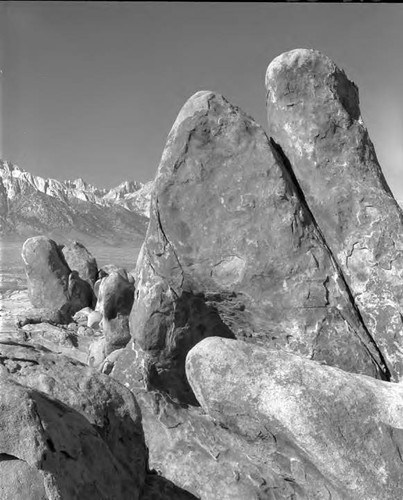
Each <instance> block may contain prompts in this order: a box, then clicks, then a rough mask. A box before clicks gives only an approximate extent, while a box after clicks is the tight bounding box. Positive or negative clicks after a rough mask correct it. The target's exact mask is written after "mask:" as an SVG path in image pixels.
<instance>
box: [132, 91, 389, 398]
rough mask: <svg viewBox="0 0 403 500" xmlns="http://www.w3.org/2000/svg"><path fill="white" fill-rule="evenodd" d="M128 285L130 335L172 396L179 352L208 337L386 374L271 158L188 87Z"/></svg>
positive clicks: (251, 129) (259, 142)
mask: <svg viewBox="0 0 403 500" xmlns="http://www.w3.org/2000/svg"><path fill="white" fill-rule="evenodd" d="M136 288H137V292H136V300H135V303H134V306H133V310H132V314H131V320H130V321H131V332H132V336H133V337H134V339H135V341H136V342H138V344H139V345H140V346H141V348H142V349H144V350H145V351H146V352H147V353H148V368H147V369H148V373H149V381H150V382H151V384H152V385H155V386H158V387H161V388H163V389H164V390H167V391H168V392H169V393H170V394H171V396H173V397H177V398H179V399H182V400H192V396H191V392H190V391H189V387H188V385H187V382H186V378H185V374H184V359H185V356H186V353H187V352H188V351H189V349H190V348H191V347H192V346H193V345H195V344H196V343H197V342H199V341H200V340H202V339H203V338H205V337H208V336H211V335H219V336H222V337H234V336H236V337H238V338H242V339H247V340H250V341H252V342H257V343H263V344H269V345H271V346H273V347H286V348H287V349H291V350H294V351H297V352H300V353H302V354H304V355H305V356H307V357H310V358H313V359H319V360H322V361H325V362H327V363H329V364H334V365H336V366H340V367H342V368H343V369H346V370H351V371H358V372H360V373H366V374H368V375H372V376H387V374H386V373H385V371H384V370H383V367H382V360H381V358H380V356H379V353H378V352H377V349H376V348H375V347H374V345H373V343H372V342H371V339H370V338H369V336H368V334H367V332H366V331H365V328H364V326H363V325H362V322H361V321H360V318H359V316H358V315H357V311H356V310H355V309H354V306H353V304H352V302H351V301H350V298H349V295H348V292H347V289H346V287H345V284H344V282H343V279H342V276H341V275H340V273H339V272H338V269H337V267H336V266H335V264H334V262H333V261H332V258H331V256H330V254H329V252H328V249H327V246H326V244H325V242H324V240H323V238H322V236H321V234H320V232H319V231H318V229H317V228H316V226H315V224H314V221H313V219H312V217H311V214H310V212H309V210H308V209H307V208H306V206H305V205H304V203H303V201H302V200H301V198H300V196H299V193H298V191H297V189H296V187H295V185H294V183H293V180H292V179H291V177H290V175H289V172H288V171H287V169H286V168H285V166H284V164H283V163H282V158H281V157H280V155H279V153H278V152H277V151H276V150H275V149H274V148H273V147H272V146H271V144H270V143H269V141H268V139H267V137H266V135H265V133H264V131H263V130H262V128H261V127H260V126H259V125H257V124H256V122H254V121H253V120H252V119H251V118H250V117H249V116H247V115H246V114H245V113H243V112H242V111H241V110H240V109H239V108H237V107H235V106H233V105H231V104H230V103H229V102H228V101H227V100H226V99H225V98H223V97H222V96H220V95H218V94H214V93H211V92H199V93H197V94H195V95H194V96H193V97H192V98H191V99H189V101H188V102H187V103H186V104H185V105H184V107H183V108H182V110H181V112H180V113H179V116H178V118H177V120H176V122H175V124H174V125H173V128H172V130H171V132H170V134H169V137H168V141H167V145H166V147H165V150H164V153H163V156H162V159H161V163H160V166H159V170H158V173H157V177H156V180H155V191H154V198H153V200H152V208H151V218H150V225H149V228H148V232H147V236H146V240H145V243H144V245H143V248H142V251H141V253H140V256H139V260H138V266H137V276H136ZM382 371H383V372H384V373H383V375H381V372H382Z"/></svg>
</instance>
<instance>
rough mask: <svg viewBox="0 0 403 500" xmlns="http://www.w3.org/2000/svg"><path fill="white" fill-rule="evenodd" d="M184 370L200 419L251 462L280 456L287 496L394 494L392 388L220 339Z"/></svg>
mask: <svg viewBox="0 0 403 500" xmlns="http://www.w3.org/2000/svg"><path fill="white" fill-rule="evenodd" d="M186 373H187V375H188V378H189V381H190V384H191V386H192V388H193V390H194V393H195V395H196V397H197V399H198V401H199V402H200V404H201V405H202V408H203V409H204V410H206V411H207V412H208V414H209V415H210V417H212V418H214V419H215V420H216V421H218V422H220V423H221V424H222V425H224V426H225V427H226V428H228V429H229V430H231V431H233V432H235V433H236V434H237V435H238V436H244V437H245V438H249V440H250V441H252V442H253V443H254V444H255V446H256V448H257V449H258V450H259V451H258V452H257V453H256V455H255V460H256V463H259V461H260V460H262V458H264V459H266V460H269V461H270V457H272V456H273V453H274V451H276V453H278V456H277V459H276V460H277V465H278V466H279V468H280V469H281V468H282V466H284V465H286V461H283V463H281V461H280V460H279V456H281V455H283V456H286V457H287V458H288V460H289V461H290V463H289V464H288V466H289V467H290V470H289V476H288V478H289V481H290V482H291V484H292V485H293V486H294V487H295V490H294V492H295V494H296V497H294V498H307V499H312V498H318V499H319V498H336V499H340V500H341V499H344V500H377V499H379V498H382V499H385V500H395V499H396V498H401V497H402V496H403V479H402V478H403V462H402V460H401V450H402V446H403V431H402V428H403V416H402V412H401V408H402V405H403V387H402V386H401V385H400V384H391V383H387V382H383V381H379V380H375V379H373V378H370V377H363V376H361V375H356V374H351V373H347V372H344V371H342V370H339V369H336V368H333V367H325V366H321V365H319V364H318V363H316V362H314V361H311V360H307V359H306V358H303V357H301V356H298V355H295V354H292V353H286V352H284V351H279V350H272V349H268V348H266V347H261V346H255V345H251V344H246V343H244V342H239V341H234V340H227V339H220V338H209V339H206V340H204V341H203V342H200V343H199V344H198V345H197V346H195V347H194V348H193V349H192V350H191V351H190V353H189V354H188V357H187V362H186ZM286 443H288V445H289V447H288V448H287V446H285V444H286ZM290 445H291V446H290ZM314 471H316V473H315V472H314ZM282 474H283V475H285V469H283V471H282ZM279 498H292V497H291V496H286V497H284V496H281V495H280V496H279Z"/></svg>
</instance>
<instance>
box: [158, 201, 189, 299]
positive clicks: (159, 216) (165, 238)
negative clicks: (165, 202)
mask: <svg viewBox="0 0 403 500" xmlns="http://www.w3.org/2000/svg"><path fill="white" fill-rule="evenodd" d="M155 212H156V216H157V222H158V229H159V230H160V231H161V234H162V236H163V237H164V240H165V244H164V247H166V246H167V245H168V246H169V248H170V249H171V250H172V253H173V255H174V257H175V260H176V262H177V264H178V268H179V269H180V271H181V275H182V280H181V284H180V288H181V287H182V285H183V281H184V273H183V269H182V266H181V263H180V262H179V258H178V256H177V255H176V252H175V248H174V246H173V245H172V243H171V242H170V241H169V239H168V237H167V235H166V233H165V230H164V228H163V227H162V222H161V215H160V211H159V202H158V198H156V200H155ZM164 250H165V248H164ZM170 288H172V287H170ZM173 291H174V292H175V294H176V291H175V290H173Z"/></svg>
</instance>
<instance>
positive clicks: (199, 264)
mask: <svg viewBox="0 0 403 500" xmlns="http://www.w3.org/2000/svg"><path fill="white" fill-rule="evenodd" d="M266 85H267V91H268V92H267V100H268V116H269V130H270V135H271V137H270V138H269V137H267V136H266V134H265V132H264V131H263V129H262V128H261V127H260V126H259V125H258V124H256V122H255V121H254V120H253V119H252V118H250V117H249V116H247V115H246V114H245V113H244V112H243V111H242V110H240V109H239V108H237V107H236V106H234V105H232V104H230V103H229V102H228V101H227V100H226V99H225V98H224V97H222V96H221V95H219V94H215V93H212V92H206V91H202V92H198V93H197V94H195V95H194V96H193V97H191V98H190V99H189V100H188V101H187V102H186V104H185V105H184V107H183V108H182V110H181V112H180V113H179V116H178V118H177V120H176V121H175V123H174V125H173V127H172V130H171V132H170V134H169V136H168V140H167V144H166V147H165V150H164V152H163V155H162V159H161V163H160V166H159V169H158V172H157V176H156V179H155V182H153V184H152V189H149V190H148V193H149V194H150V193H151V192H152V201H151V212H150V222H149V226H148V230H147V234H146V238H145V241H144V244H143V246H142V249H141V252H140V255H139V258H138V261H137V266H136V269H135V270H134V271H131V272H130V273H129V274H128V273H127V272H126V271H125V270H124V269H120V268H118V267H116V266H113V265H110V266H104V267H103V268H101V269H100V270H99V272H98V273H97V274H96V273H95V272H92V274H91V276H90V273H89V269H90V267H91V266H90V262H91V258H90V257H89V256H88V255H87V254H86V253H85V252H84V251H83V250H82V249H81V247H77V248H76V247H74V249H73V251H72V253H73V254H74V255H75V256H76V255H78V259H77V262H76V261H74V263H73V260H70V251H69V249H66V248H65V249H63V250H64V252H65V254H66V259H67V260H68V262H69V263H70V267H69V265H68V263H67V262H66V259H65V257H64V256H63V251H62V249H61V247H60V246H58V245H57V244H56V243H55V242H54V241H52V240H49V239H47V238H44V237H37V238H31V239H30V240H28V241H27V242H26V243H25V244H24V248H23V257H24V261H25V263H26V267H27V278H28V286H29V294H30V297H31V300H32V302H33V304H34V305H35V306H36V309H35V310H34V311H27V304H26V302H22V299H21V297H22V294H21V293H19V294H17V295H15V297H16V299H18V300H19V299H21V301H20V303H19V309H18V311H19V312H21V311H23V312H24V311H25V312H26V317H25V318H24V317H22V318H21V319H20V321H19V322H18V323H17V328H16V329H15V331H13V332H11V331H9V325H10V320H11V315H10V314H9V313H8V312H7V314H6V315H4V314H3V312H4V309H5V308H6V307H5V306H4V304H5V305H6V306H7V307H8V306H9V304H10V303H11V302H12V299H13V297H14V295H13V294H7V296H6V299H7V300H6V301H4V303H3V305H2V307H1V308H0V336H1V338H0V411H1V414H2V416H3V418H2V424H1V425H0V497H1V498H3V497H4V498H12V499H13V500H20V499H21V500H23V499H24V500H25V498H28V496H29V497H30V498H38V499H40V500H44V499H45V498H46V499H47V500H56V499H59V498H63V500H70V499H73V498H78V497H80V498H85V499H88V500H91V499H92V498H94V499H95V498H97V499H98V498H99V499H103V498H105V499H112V498H116V499H125V498H130V499H133V500H136V499H139V500H152V499H153V500H169V499H173V498H175V499H178V500H180V499H184V500H185V499H191V498H193V499H194V498H200V499H201V500H217V499H220V500H245V499H248V500H262V499H265V500H266V499H267V500H274V499H276V500H323V499H329V500H330V499H332V500H380V499H382V500H397V499H400V498H402V497H403V479H402V478H403V461H402V456H403V455H402V453H403V451H402V450H403V431H402V429H403V416H402V411H401V409H402V408H403V385H402V384H398V383H394V382H392V381H391V380H397V379H399V377H400V376H401V370H402V355H401V354H400V353H401V352H403V348H402V339H401V335H402V332H401V329H402V325H403V323H402V320H401V318H402V317H403V316H402V314H403V313H402V314H401V302H402V294H403V292H402V290H403V288H402V287H401V285H400V282H399V280H401V278H402V277H403V269H401V259H402V257H401V251H402V249H403V245H402V243H403V242H402V241H401V240H402V238H403V237H402V236H401V229H402V228H401V225H402V213H401V211H400V209H399V207H398V206H397V204H396V202H395V201H394V200H393V197H392V195H391V192H390V190H389V188H388V187H387V184H386V181H385V180H384V178H383V175H382V172H381V169H380V167H379V164H378V163H377V160H376V156H375V153H374V150H373V146H372V144H371V142H370V140H369V138H368V133H367V131H366V129H365V128H364V126H363V123H362V120H361V117H360V111H359V105H358V93H357V89H356V87H355V86H354V84H352V83H351V82H349V81H348V79H347V77H346V76H345V74H344V73H343V72H342V71H341V70H339V69H338V68H337V67H336V66H335V65H334V63H332V62H331V61H330V60H329V59H328V58H326V57H325V56H323V55H321V54H320V53H318V52H317V51H312V50H302V49H299V50H296V51H291V52H289V53H286V54H283V55H281V56H279V57H278V58H277V59H275V60H274V61H273V62H272V63H271V64H270V66H269V68H268V71H267V78H266ZM3 170H4V169H3ZM9 170H10V169H9ZM10 172H11V171H10ZM10 172H9V174H10ZM14 173H15V172H14ZM13 175H14V174H10V175H9V177H10V176H11V177H13ZM15 177H16V178H18V179H20V178H21V179H22V178H23V177H24V176H23V175H22V174H21V175H20V174H18V172H17V173H15ZM25 177H26V176H25ZM25 177H24V182H17V183H15V182H13V181H12V180H11V181H10V179H8V180H6V182H5V183H4V182H3V184H1V183H0V217H1V216H2V214H4V213H6V212H7V210H9V201H8V200H9V194H10V192H11V191H12V190H13V189H14V188H15V192H13V193H12V194H13V196H14V197H18V196H19V194H21V193H20V192H17V191H18V189H20V190H29V189H31V188H29V182H28V183H27V182H25V181H26V180H27V179H25ZM13 178H14V177H13ZM3 181H4V176H3ZM34 181H35V180H34V179H33V180H32V182H34ZM35 182H37V186H36V187H37V190H39V191H40V192H41V196H42V195H43V196H45V194H44V193H45V192H46V191H47V190H51V191H52V193H53V194H52V196H50V194H49V195H46V196H49V197H51V198H52V199H56V198H57V196H56V191H55V190H56V188H57V186H56V185H53V184H52V183H50V184H46V183H45V184H43V185H42V183H41V182H39V180H38V179H36V181H35ZM31 184H32V183H31ZM134 187H135V186H134V185H131V184H130V183H124V184H122V185H121V186H119V187H118V188H117V189H115V190H111V192H110V194H109V197H107V198H108V199H109V201H108V203H109V202H110V203H112V202H113V203H115V202H117V201H118V200H120V201H119V202H122V203H123V201H124V203H126V202H127V203H130V200H131V201H133V203H134V202H135V198H134V197H132V196H131V195H132V194H133V193H132V191H133V189H134ZM17 188H18V189H17ZM70 188H71V189H73V186H72V185H69V189H70ZM74 189H77V190H81V191H83V192H84V191H89V186H88V185H86V184H85V183H84V182H83V181H80V180H78V181H75V182H74ZM10 190H11V191H10ZM137 191H139V190H137ZM137 191H136V192H137ZM5 193H6V195H7V198H6V195H5ZM93 194H94V193H93ZM1 221H3V219H1V220H0V222H1ZM116 226H117V227H118V226H119V221H116ZM75 258H76V257H75ZM80 273H81V277H80V275H79V274H80ZM87 274H88V276H87ZM82 278H84V279H88V281H84V280H83V279H82ZM96 278H97V281H95V280H96ZM83 283H84V285H83ZM94 292H95V295H96V297H97V304H96V307H95V310H93V309H94V302H91V300H92V301H93V300H94ZM25 296H26V298H25V300H26V301H27V294H26V292H25ZM89 302H91V304H90V303H89ZM84 303H85V304H84ZM79 305H81V306H82V307H83V308H81V309H80V310H79V311H77V313H76V314H75V315H74V316H72V314H73V312H72V311H76V310H77V308H78V307H79ZM39 307H42V308H43V307H46V308H47V309H38V308H39ZM129 315H130V317H129ZM3 320H4V321H3ZM43 321H46V325H47V326H46V328H44V327H43V325H44V323H43ZM59 321H60V322H64V323H65V324H64V325H60V324H58V322H59ZM17 340H18V342H17ZM21 342H26V343H25V344H21ZM34 342H36V343H38V344H42V346H45V347H49V348H50V349H52V350H53V351H56V352H57V353H58V354H55V353H51V352H49V351H48V350H47V349H45V348H44V347H39V346H34V345H33V343H34ZM60 353H67V354H68V355H69V356H70V359H68V358H65V357H63V356H60ZM71 358H75V359H76V360H73V359H71ZM83 359H84V360H86V362H87V363H88V364H89V365H90V367H89V366H85V365H84V364H82V363H80V361H81V360H83ZM91 366H93V367H94V368H96V371H95V370H93V369H92V368H91ZM99 372H102V373H99ZM106 374H108V375H109V376H110V377H107V376H106ZM118 382H120V383H118ZM123 386H124V387H123ZM129 389H130V391H131V392H130V391H129ZM17 416H18V417H17ZM10 478H11V479H10Z"/></svg>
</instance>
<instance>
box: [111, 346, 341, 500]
mask: <svg viewBox="0 0 403 500" xmlns="http://www.w3.org/2000/svg"><path fill="white" fill-rule="evenodd" d="M142 356H143V354H142V353H141V351H138V352H135V351H133V350H129V349H123V350H121V351H115V352H114V353H113V354H112V355H111V356H108V358H107V361H108V360H110V361H111V362H112V363H111V364H112V365H113V369H112V372H111V376H112V377H116V378H117V379H118V380H120V381H121V382H122V383H123V384H124V385H125V386H126V387H129V388H130V390H131V391H133V393H134V394H135V396H136V400H137V401H138V403H139V405H140V408H141V414H142V418H143V420H142V421H143V428H144V434H145V440H146V444H147V448H148V450H149V461H150V467H152V468H154V469H155V470H157V471H159V472H160V473H161V474H162V475H163V476H164V477H165V478H167V479H170V480H171V481H173V482H174V483H175V484H177V485H178V486H181V487H183V488H186V489H187V490H188V491H190V492H192V493H193V494H194V495H195V496H196V497H197V498H201V499H202V500H217V499H220V500H245V499H248V500H261V499H274V498H275V499H277V500H283V499H287V500H292V499H298V500H299V499H301V498H304V499H306V500H314V499H317V500H322V499H324V498H328V496H326V495H328V492H327V490H326V488H325V487H324V486H323V485H324V484H326V481H325V480H324V479H323V478H322V477H320V475H319V474H318V473H317V472H316V471H315V470H314V468H313V467H311V468H310V469H309V468H307V469H308V472H307V481H308V485H307V486H306V491H308V493H309V494H311V493H312V495H311V496H293V495H295V494H297V493H299V492H301V491H303V490H302V489H301V488H300V487H299V486H298V484H296V482H295V479H294V476H293V473H292V472H291V470H292V469H293V470H294V474H295V475H297V474H298V471H299V469H298V466H299V463H300V459H299V458H298V457H299V455H298V453H297V452H296V451H295V450H294V449H293V448H292V447H291V446H289V445H287V444H286V443H284V442H283V441H281V440H280V438H279V437H278V436H277V442H276V443H275V442H274V437H270V436H269V435H268V433H267V431H266V434H265V436H266V437H267V445H266V446H264V445H263V444H262V443H261V442H260V439H259V438H256V435H257V434H258V432H259V430H256V428H253V429H251V432H250V434H249V435H248V436H246V437H245V436H244V435H240V434H237V433H236V432H234V431H233V430H231V429H228V428H226V427H225V426H222V425H220V423H219V422H217V421H214V420H213V419H211V418H210V417H209V416H208V415H207V414H206V413H205V411H204V410H203V409H201V408H200V407H192V406H189V407H184V406H180V405H178V404H175V403H174V402H172V400H170V399H169V398H168V397H167V396H166V395H164V394H163V393H160V392H158V391H148V390H147V388H146V387H147V380H145V379H144V378H143V371H142V369H141V365H142V363H143V362H144V359H142ZM112 357H114V359H113V360H112V359H111V358H112ZM104 366H105V367H106V365H104ZM133 367H136V370H133ZM255 427H256V426H255ZM312 479H315V483H314V484H313V485H312V487H310V486H309V481H312ZM318 485H322V486H321V487H319V486H318ZM316 490H317V494H316V496H315V491H316ZM321 494H322V496H320V495H321ZM174 498H176V497H174ZM332 498H334V499H336V500H337V498H340V497H337V496H334V497H332Z"/></svg>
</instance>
